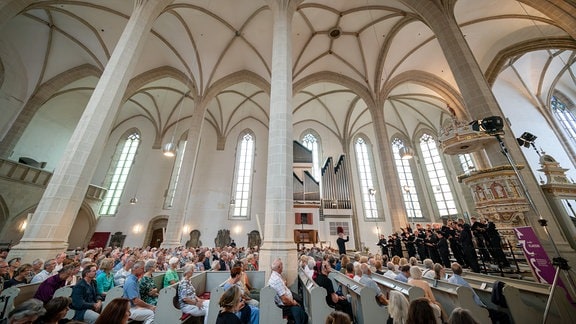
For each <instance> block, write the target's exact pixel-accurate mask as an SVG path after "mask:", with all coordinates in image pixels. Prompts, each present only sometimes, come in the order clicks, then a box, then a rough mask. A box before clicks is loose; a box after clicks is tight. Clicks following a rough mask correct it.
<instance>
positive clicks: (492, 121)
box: [469, 116, 504, 135]
mask: <svg viewBox="0 0 576 324" xmlns="http://www.w3.org/2000/svg"><path fill="white" fill-rule="evenodd" d="M469 125H471V126H472V129H473V130H475V131H477V132H485V133H486V134H488V135H502V134H504V131H503V129H504V121H503V120H502V117H500V116H490V117H486V118H484V119H479V120H474V121H472V122H471V123H470V124H469Z"/></svg>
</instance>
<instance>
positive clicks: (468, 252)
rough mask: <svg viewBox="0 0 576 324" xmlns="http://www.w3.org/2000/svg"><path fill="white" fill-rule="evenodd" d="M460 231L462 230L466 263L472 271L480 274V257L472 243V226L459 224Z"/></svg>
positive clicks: (461, 238)
mask: <svg viewBox="0 0 576 324" xmlns="http://www.w3.org/2000/svg"><path fill="white" fill-rule="evenodd" d="M458 230H460V244H461V245H462V252H463V253H464V260H465V261H466V264H467V265H468V266H469V267H470V268H471V269H472V271H474V272H480V265H479V264H478V255H477V254H476V249H475V248H474V242H473V241H472V231H471V230H470V225H468V224H458Z"/></svg>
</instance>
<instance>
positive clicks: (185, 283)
mask: <svg viewBox="0 0 576 324" xmlns="http://www.w3.org/2000/svg"><path fill="white" fill-rule="evenodd" d="M195 268H196V266H195V265H194V264H191V263H189V264H187V265H185V266H184V277H183V278H182V280H180V283H179V284H178V302H179V303H180V309H181V310H182V313H185V314H190V315H192V316H195V317H198V316H204V324H207V323H208V322H207V321H208V316H207V315H208V306H209V305H210V301H209V300H207V299H202V298H200V297H198V296H197V295H196V288H194V285H192V281H191V279H192V275H193V274H194V269H195Z"/></svg>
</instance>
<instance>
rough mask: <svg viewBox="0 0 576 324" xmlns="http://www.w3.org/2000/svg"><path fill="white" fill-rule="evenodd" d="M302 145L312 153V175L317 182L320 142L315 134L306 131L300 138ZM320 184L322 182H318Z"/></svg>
mask: <svg viewBox="0 0 576 324" xmlns="http://www.w3.org/2000/svg"><path fill="white" fill-rule="evenodd" d="M302 145H304V146H305V147H306V148H307V149H309V150H310V151H312V164H313V167H312V175H313V176H314V179H316V180H317V181H318V180H320V175H321V174H320V142H319V140H318V137H317V135H316V134H314V133H312V132H311V131H307V132H306V133H304V136H302ZM320 182H322V181H320Z"/></svg>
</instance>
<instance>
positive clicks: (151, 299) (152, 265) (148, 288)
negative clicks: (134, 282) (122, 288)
mask: <svg viewBox="0 0 576 324" xmlns="http://www.w3.org/2000/svg"><path fill="white" fill-rule="evenodd" d="M155 270H156V260H155V259H148V261H146V263H144V274H143V275H142V278H140V281H139V282H138V287H139V288H140V297H141V298H142V300H143V301H144V302H145V303H147V304H150V305H154V306H156V304H158V295H159V293H160V292H159V290H158V287H156V283H155V282H154V278H153V277H152V273H153V272H154V271H155Z"/></svg>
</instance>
